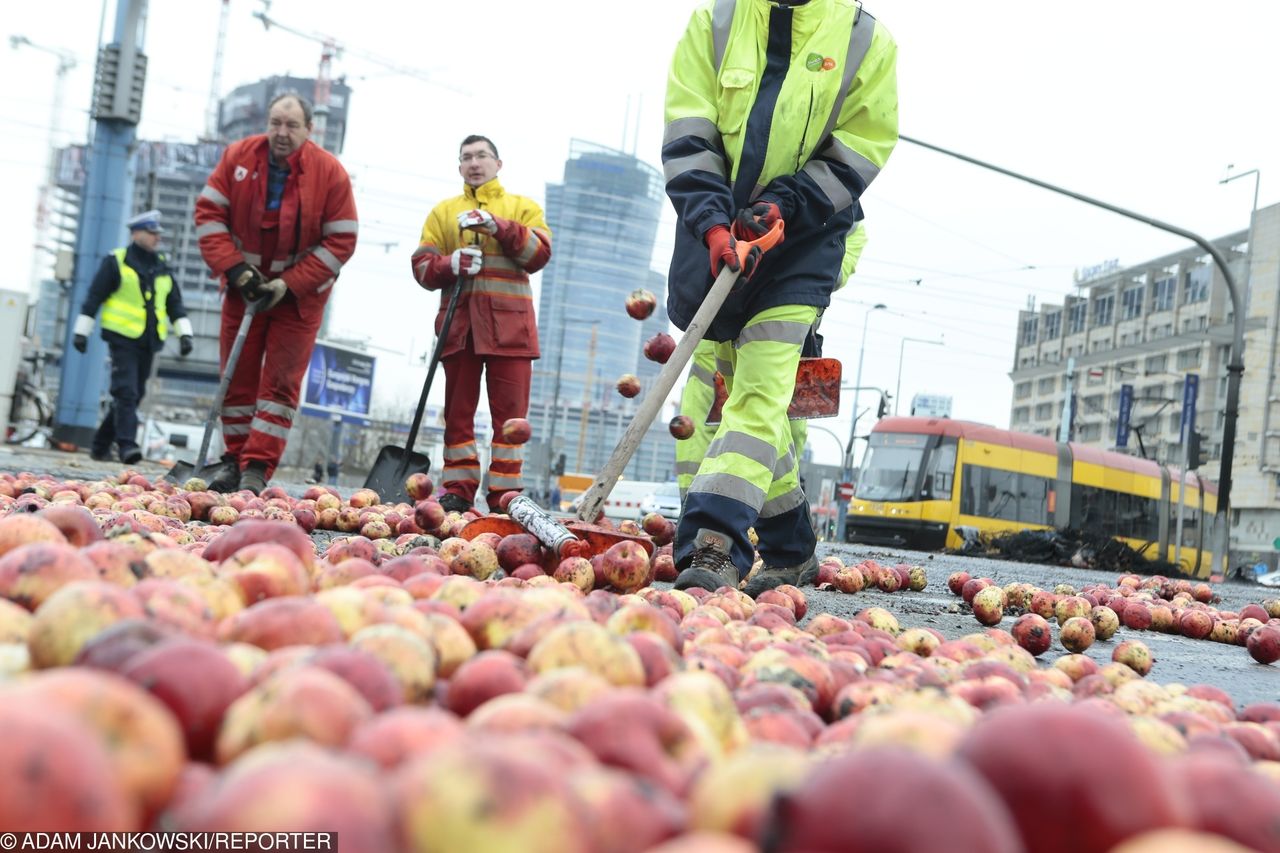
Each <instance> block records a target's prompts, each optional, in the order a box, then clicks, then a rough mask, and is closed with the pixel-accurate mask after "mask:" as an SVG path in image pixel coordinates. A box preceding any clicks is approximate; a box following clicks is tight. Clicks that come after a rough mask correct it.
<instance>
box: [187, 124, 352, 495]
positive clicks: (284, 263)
mask: <svg viewBox="0 0 1280 853" xmlns="http://www.w3.org/2000/svg"><path fill="white" fill-rule="evenodd" d="M268 156H269V155H268V141H267V137H266V135H265V134H262V135H258V136H251V137H248V138H247V139H243V140H241V141H239V142H234V143H232V144H231V145H229V146H227V150H226V151H225V152H224V153H223V155H222V160H221V161H220V162H219V163H218V166H217V168H215V169H214V171H213V174H211V175H210V176H209V180H208V182H207V183H206V184H205V188H204V190H203V191H201V193H200V197H199V198H198V199H197V200H196V211H195V221H196V235H197V237H198V238H199V241H200V253H201V255H202V256H203V257H204V260H205V263H207V264H208V265H209V268H210V269H212V270H213V271H214V272H215V273H216V274H218V275H219V276H223V277H224V291H223V308H222V324H221V330H220V336H219V337H220V341H219V343H220V345H221V346H220V350H221V353H220V356H221V358H220V361H221V364H222V365H224V366H225V364H226V359H227V356H228V354H229V353H230V350H231V345H232V342H233V341H234V340H235V336H236V330H237V329H238V328H239V325H240V320H241V318H242V317H243V316H244V309H245V304H244V301H243V299H242V298H241V297H240V296H239V294H236V293H228V292H227V291H226V290H225V275H226V273H227V271H228V270H230V269H231V268H232V267H234V266H237V265H238V264H241V263H248V264H252V265H253V266H255V267H257V268H258V269H259V270H260V271H261V272H262V274H263V276H264V277H265V278H267V279H272V278H280V279H283V280H284V282H285V285H286V286H287V287H288V293H287V294H286V295H285V298H284V300H283V301H282V302H281V303H280V304H279V305H277V306H276V307H275V308H273V309H271V310H270V311H268V312H265V313H264V314H260V315H259V316H258V317H256V318H255V319H254V322H253V325H252V326H251V327H250V330H249V337H248V339H247V340H246V341H245V347H244V350H243V352H242V353H241V354H240V361H239V363H238V364H237V365H236V371H235V374H234V375H233V376H232V378H231V384H230V387H229V388H228V390H227V397H226V400H225V401H224V403H223V409H222V431H223V439H224V441H225V443H226V446H227V451H228V452H229V453H231V454H234V455H235V456H237V457H238V458H239V460H240V466H241V467H242V468H243V467H244V466H245V465H246V464H248V463H249V462H264V463H266V465H267V476H268V477H270V476H271V474H272V472H274V471H275V468H276V465H277V464H278V463H279V461H280V457H281V456H283V455H284V448H285V444H286V441H287V439H288V435H289V429H290V427H292V426H293V421H294V418H295V417H296V415H297V408H298V396H299V391H300V386H301V384H302V377H303V375H304V374H305V373H306V370H307V363H308V362H309V360H310V358H311V350H312V348H313V347H314V345H315V339H316V333H317V332H318V331H319V329H320V323H321V321H322V320H323V318H324V306H325V303H326V302H328V300H329V294H330V293H331V292H332V289H333V285H334V283H335V282H336V280H337V277H338V274H339V273H340V272H341V270H342V265H343V264H345V263H346V262H347V260H348V259H349V258H350V257H351V255H352V254H353V253H354V252H355V247H356V234H357V230H358V223H357V219H356V206H355V199H354V197H353V196H352V192H351V181H350V179H349V178H348V177H347V173H346V170H345V169H343V168H342V165H341V164H340V163H339V162H338V160H337V158H335V157H334V156H333V155H332V154H330V153H328V152H327V151H325V150H324V149H322V148H320V147H318V146H317V145H315V143H313V142H310V141H307V142H304V143H303V144H302V146H301V147H300V148H299V149H298V150H297V151H295V152H294V153H293V154H292V155H290V157H289V158H288V164H289V177H288V180H287V181H286V182H285V186H284V192H283V195H282V197H281V201H280V206H279V209H277V210H271V211H268V210H267V209H266V201H267V175H268V172H267V161H268Z"/></svg>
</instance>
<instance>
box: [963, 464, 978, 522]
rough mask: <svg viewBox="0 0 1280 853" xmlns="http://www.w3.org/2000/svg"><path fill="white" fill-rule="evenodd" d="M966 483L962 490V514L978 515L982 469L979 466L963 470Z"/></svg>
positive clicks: (966, 467)
mask: <svg viewBox="0 0 1280 853" xmlns="http://www.w3.org/2000/svg"><path fill="white" fill-rule="evenodd" d="M962 470H963V472H964V481H963V485H962V486H961V489H960V514H961V515H977V514H978V491H979V489H980V488H981V485H982V484H981V482H980V481H981V480H982V469H981V468H979V467H978V466H977V465H966V466H964V468H963V469H962Z"/></svg>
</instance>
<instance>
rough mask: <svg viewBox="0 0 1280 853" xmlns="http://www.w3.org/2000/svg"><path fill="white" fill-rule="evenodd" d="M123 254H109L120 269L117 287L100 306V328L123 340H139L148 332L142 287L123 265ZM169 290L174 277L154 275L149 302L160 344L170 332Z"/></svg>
mask: <svg viewBox="0 0 1280 853" xmlns="http://www.w3.org/2000/svg"><path fill="white" fill-rule="evenodd" d="M124 253H125V250H124V249H116V250H115V251H114V252H112V254H113V255H115V256H116V266H117V267H119V269H120V286H119V287H117V288H116V290H115V293H112V294H111V296H110V297H108V298H107V301H106V302H104V303H102V328H104V329H109V330H111V331H113V332H115V333H116V334H117V335H123V336H124V337H126V338H140V337H142V335H143V333H144V332H146V330H147V303H146V301H145V300H144V299H143V298H142V284H141V282H140V281H139V280H138V273H137V271H136V270H135V269H134V268H133V267H131V266H129V265H128V264H126V263H125V262H124ZM160 260H162V261H163V260H164V255H160ZM171 290H173V277H172V276H170V275H168V274H167V273H166V274H161V275H157V276H156V278H155V293H154V294H153V295H152V301H153V304H154V305H155V310H156V334H157V335H159V336H160V340H162V341H163V340H164V339H165V335H166V334H168V331H169V315H168V313H166V311H165V306H166V305H167V304H168V300H169V291H171Z"/></svg>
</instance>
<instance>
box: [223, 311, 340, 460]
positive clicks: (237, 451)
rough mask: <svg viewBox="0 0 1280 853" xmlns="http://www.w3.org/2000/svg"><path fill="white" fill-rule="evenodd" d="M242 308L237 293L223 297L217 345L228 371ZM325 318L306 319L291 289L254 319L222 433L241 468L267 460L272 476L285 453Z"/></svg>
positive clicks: (234, 376)
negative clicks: (229, 357) (300, 313)
mask: <svg viewBox="0 0 1280 853" xmlns="http://www.w3.org/2000/svg"><path fill="white" fill-rule="evenodd" d="M244 310H245V303H244V300H243V299H241V298H240V296H239V295H238V294H235V293H228V294H225V295H224V296H223V299H222V329H221V335H220V340H219V345H220V346H219V350H220V364H221V366H222V367H223V369H224V370H225V369H226V363H227V356H228V355H230V354H231V346H232V344H233V343H234V342H235V339H236V332H237V331H238V330H239V328H240V320H241V319H243V317H244ZM322 319H323V316H317V317H316V318H315V319H314V320H304V319H302V317H301V315H299V313H298V302H297V300H296V299H294V298H293V296H292V295H290V294H286V295H285V298H284V300H283V301H282V302H281V303H280V304H279V305H277V306H276V307H274V308H272V309H271V310H270V311H267V312H265V313H260V314H258V315H257V316H256V317H254V318H253V323H252V325H250V326H249V337H248V338H246V339H245V342H244V349H243V350H241V351H240V360H239V361H238V362H237V363H236V372H235V373H234V374H232V376H231V385H230V386H229V387H228V388H227V396H226V399H224V400H223V401H222V438H223V441H224V442H225V443H226V445H227V453H229V454H231V455H233V456H235V457H237V458H238V459H239V460H240V467H241V469H243V468H244V467H245V466H246V465H247V464H248V463H250V462H265V463H266V464H267V477H270V476H271V475H272V473H273V472H274V471H275V470H276V465H278V464H279V463H280V457H282V456H284V448H285V444H286V443H287V442H288V439H289V430H290V428H291V427H292V426H293V419H294V418H295V417H296V416H297V414H298V395H299V393H300V391H301V387H302V378H303V376H305V375H306V372H307V364H308V362H310V360H311V350H312V349H313V348H314V347H315V343H316V334H317V332H319V330H320V321H321V320H322Z"/></svg>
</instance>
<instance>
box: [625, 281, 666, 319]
mask: <svg viewBox="0 0 1280 853" xmlns="http://www.w3.org/2000/svg"><path fill="white" fill-rule="evenodd" d="M657 306H658V299H657V297H655V296H654V295H653V293H651V292H650V291H648V290H645V289H644V288H639V289H637V290H633V291H631V293H630V294H629V295H628V296H627V313H628V314H630V315H631V316H632V317H634V318H635V319H637V320H647V319H648V318H649V315H650V314H652V313H653V309H654V308H656V307H657Z"/></svg>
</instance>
